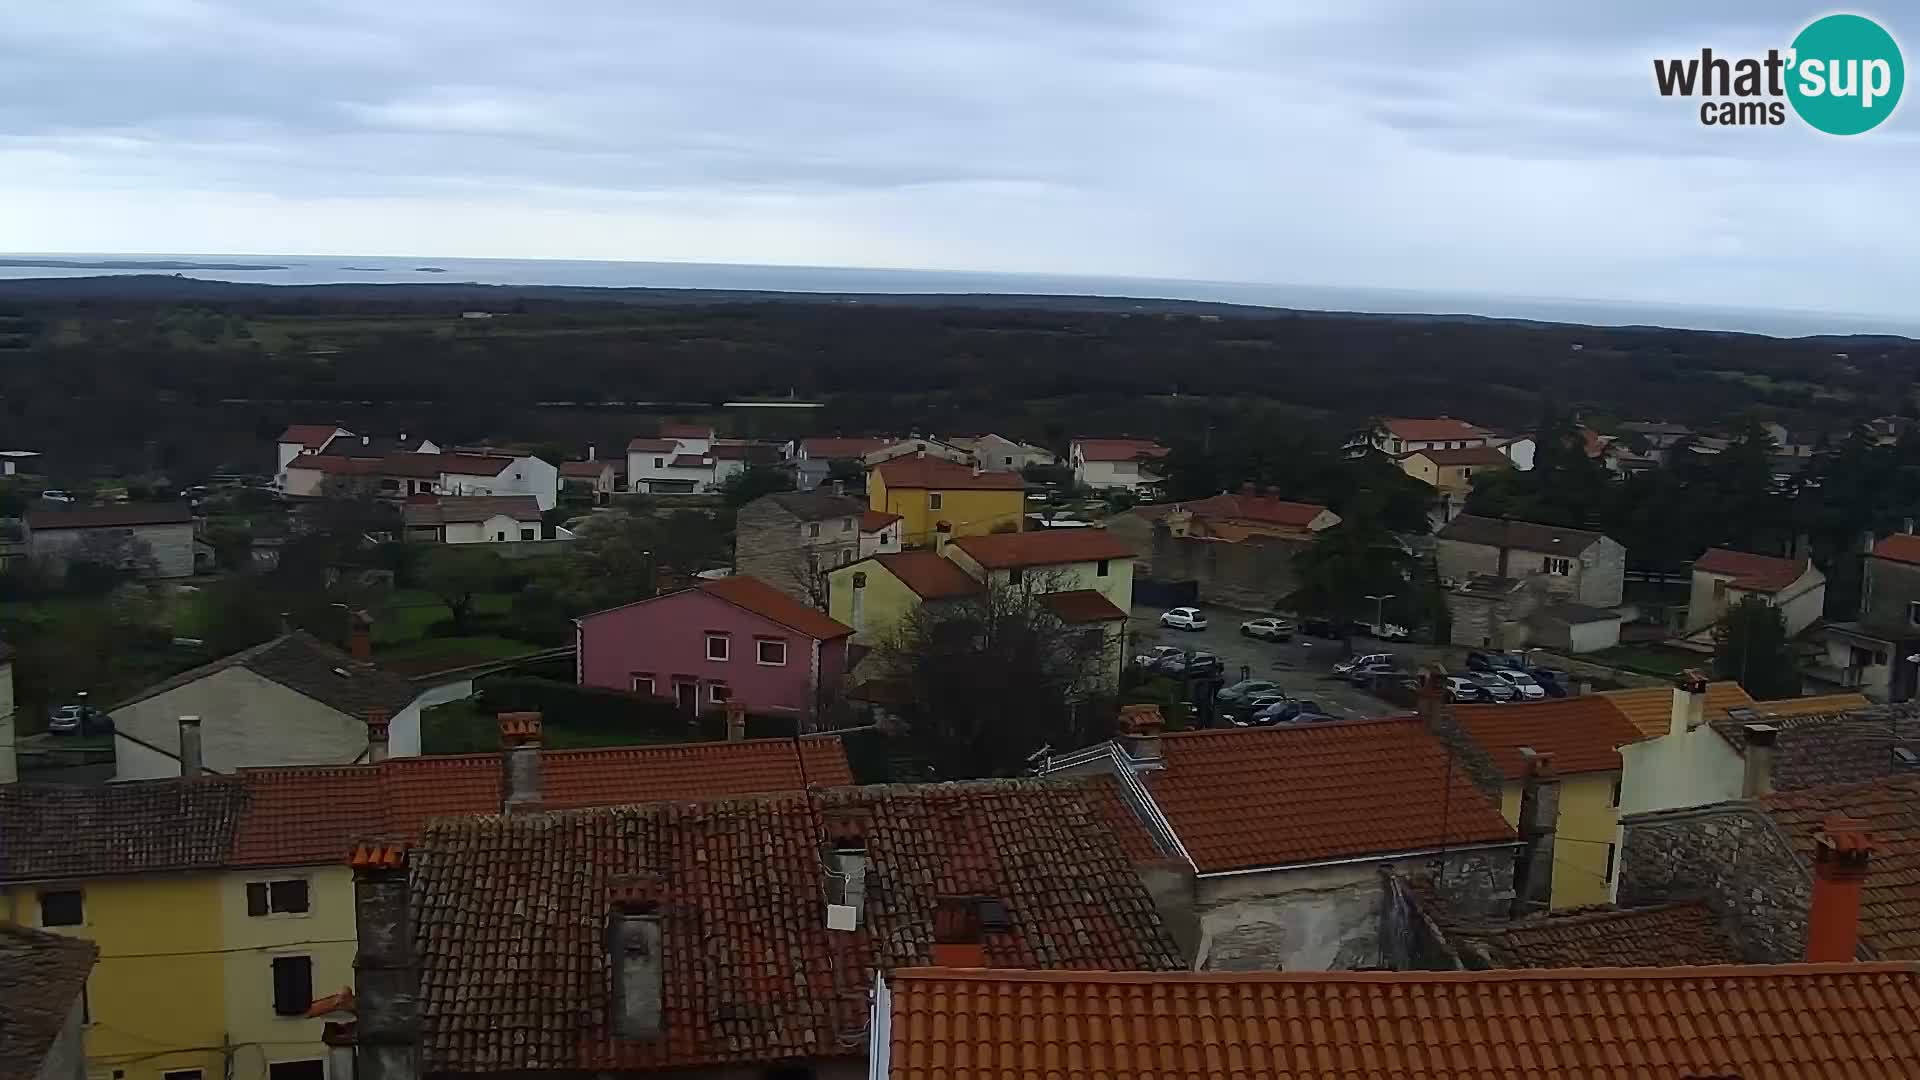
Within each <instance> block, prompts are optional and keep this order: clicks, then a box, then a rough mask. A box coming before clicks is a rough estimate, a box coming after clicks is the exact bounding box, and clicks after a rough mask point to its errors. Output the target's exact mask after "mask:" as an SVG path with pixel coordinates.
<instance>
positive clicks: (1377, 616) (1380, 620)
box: [1363, 593, 1397, 637]
mask: <svg viewBox="0 0 1920 1080" xmlns="http://www.w3.org/2000/svg"><path fill="white" fill-rule="evenodd" d="M1396 595H1397V594H1396V593H1385V594H1383V595H1380V596H1374V595H1372V594H1368V595H1367V596H1365V597H1363V599H1367V600H1371V601H1373V636H1374V637H1379V636H1380V635H1381V634H1382V633H1383V632H1384V626H1383V624H1384V623H1385V621H1386V619H1385V616H1384V614H1383V611H1384V609H1385V608H1386V606H1387V601H1389V600H1391V599H1393V598H1394V596H1396Z"/></svg>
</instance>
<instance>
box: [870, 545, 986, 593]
mask: <svg viewBox="0 0 1920 1080" xmlns="http://www.w3.org/2000/svg"><path fill="white" fill-rule="evenodd" d="M873 561H874V562H877V563H879V564H880V565H881V566H884V567H886V568H887V572H888V573H890V574H892V575H893V576H894V577H897V578H899V579H900V584H902V585H905V586H906V587H907V588H909V589H912V590H913V592H914V595H916V596H918V597H919V598H920V599H922V600H946V599H951V598H952V597H955V596H968V595H971V594H973V593H977V592H979V591H980V583H979V582H978V581H975V580H973V578H971V577H969V576H967V572H966V571H965V570H962V569H960V568H959V567H958V566H956V565H954V562H953V560H952V559H949V558H946V557H945V556H941V555H935V554H934V553H933V552H931V551H892V552H887V553H885V554H881V555H875V556H873Z"/></svg>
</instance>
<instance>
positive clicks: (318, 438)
mask: <svg viewBox="0 0 1920 1080" xmlns="http://www.w3.org/2000/svg"><path fill="white" fill-rule="evenodd" d="M354 437H355V436H354V434H353V432H351V431H348V430H347V429H346V428H343V427H341V426H340V425H338V424H294V425H291V426H290V427H288V428H287V430H285V431H283V432H281V433H280V437H279V438H278V439H276V440H274V450H275V459H274V465H273V470H274V485H275V486H276V487H281V488H284V487H286V483H287V466H288V465H290V464H292V463H293V461H294V459H295V458H298V457H300V456H301V455H303V454H318V453H319V452H320V451H322V450H325V449H326V448H327V444H329V443H331V442H332V441H333V440H335V439H342V438H354Z"/></svg>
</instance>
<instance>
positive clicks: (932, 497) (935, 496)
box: [927, 491, 942, 510]
mask: <svg viewBox="0 0 1920 1080" xmlns="http://www.w3.org/2000/svg"><path fill="white" fill-rule="evenodd" d="M927 509H929V510H939V509H942V507H941V505H940V493H939V492H937V491H934V492H929V493H928V494H927Z"/></svg>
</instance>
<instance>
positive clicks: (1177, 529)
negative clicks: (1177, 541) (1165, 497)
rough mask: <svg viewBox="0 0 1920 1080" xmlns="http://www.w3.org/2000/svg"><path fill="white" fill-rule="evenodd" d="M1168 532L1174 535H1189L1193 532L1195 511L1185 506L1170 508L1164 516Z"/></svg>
mask: <svg viewBox="0 0 1920 1080" xmlns="http://www.w3.org/2000/svg"><path fill="white" fill-rule="evenodd" d="M1161 520H1162V521H1165V522H1166V523H1167V532H1168V533H1169V534H1171V535H1173V536H1187V535H1190V534H1191V533H1192V532H1193V511H1191V510H1188V509H1187V508H1185V507H1180V508H1179V509H1175V510H1169V511H1167V514H1166V516H1165V517H1164V518H1162V519H1161Z"/></svg>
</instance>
